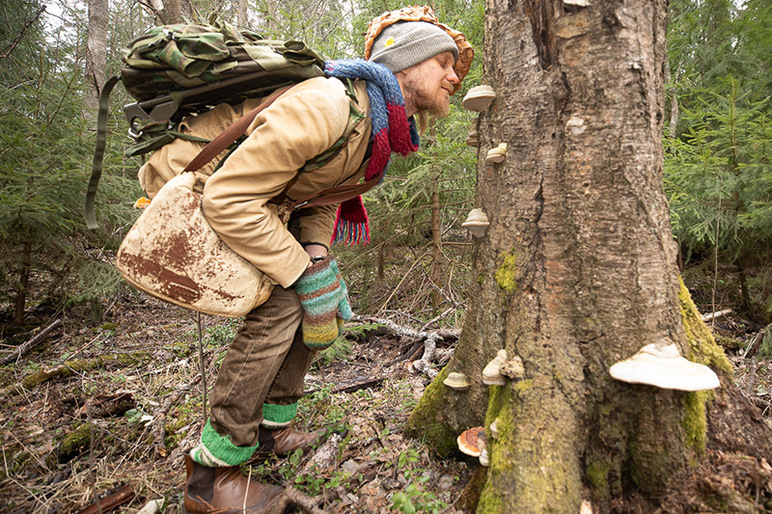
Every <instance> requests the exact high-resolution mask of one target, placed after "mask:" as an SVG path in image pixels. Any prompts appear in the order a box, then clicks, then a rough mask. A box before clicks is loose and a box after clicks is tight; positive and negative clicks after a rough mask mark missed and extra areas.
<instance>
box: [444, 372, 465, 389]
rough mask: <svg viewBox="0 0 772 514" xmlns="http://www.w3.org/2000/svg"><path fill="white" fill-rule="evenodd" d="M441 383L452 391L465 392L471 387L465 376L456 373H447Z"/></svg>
mask: <svg viewBox="0 0 772 514" xmlns="http://www.w3.org/2000/svg"><path fill="white" fill-rule="evenodd" d="M442 383H443V384H445V386H447V387H449V388H450V389H453V390H454V391H466V390H467V389H469V386H470V385H471V383H470V382H469V378H467V376H466V375H465V374H463V373H456V372H452V373H448V377H447V378H446V379H445V380H443V381H442Z"/></svg>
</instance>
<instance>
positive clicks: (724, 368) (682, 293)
mask: <svg viewBox="0 0 772 514" xmlns="http://www.w3.org/2000/svg"><path fill="white" fill-rule="evenodd" d="M680 284H681V289H680V290H679V292H678V301H679V303H680V305H681V317H682V319H683V322H684V329H685V330H686V338H687V339H688V341H689V348H690V349H691V352H692V353H691V355H687V358H688V359H689V360H691V361H694V362H699V363H700V364H705V365H707V366H710V367H712V368H713V369H715V370H717V371H720V372H721V373H723V374H724V375H726V376H727V377H731V376H732V374H733V370H732V364H731V363H730V362H729V359H727V357H726V354H724V350H723V349H722V348H721V347H720V346H719V345H718V344H717V343H716V340H715V339H714V338H713V334H711V332H710V329H709V328H708V326H707V325H706V324H705V322H704V321H702V318H701V317H700V312H699V311H698V310H697V306H696V305H694V302H693V301H692V297H691V295H690V294H689V290H688V289H687V288H686V286H685V285H684V282H683V280H681V281H680Z"/></svg>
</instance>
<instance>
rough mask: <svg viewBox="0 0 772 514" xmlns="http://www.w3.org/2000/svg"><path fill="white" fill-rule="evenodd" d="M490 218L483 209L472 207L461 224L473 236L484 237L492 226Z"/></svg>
mask: <svg viewBox="0 0 772 514" xmlns="http://www.w3.org/2000/svg"><path fill="white" fill-rule="evenodd" d="M490 224H491V223H490V220H488V216H487V215H486V214H485V212H484V211H483V210H482V209H479V208H478V209H472V210H471V211H469V215H468V216H467V217H466V221H464V222H463V223H462V224H461V226H462V227H463V228H465V229H467V230H468V231H469V232H470V233H471V234H472V235H473V236H475V237H482V236H484V235H485V232H486V231H487V230H488V227H489V226H490Z"/></svg>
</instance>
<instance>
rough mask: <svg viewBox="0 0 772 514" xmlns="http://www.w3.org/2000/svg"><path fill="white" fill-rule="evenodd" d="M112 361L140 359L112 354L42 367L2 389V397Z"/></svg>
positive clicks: (0, 390) (102, 365)
mask: <svg viewBox="0 0 772 514" xmlns="http://www.w3.org/2000/svg"><path fill="white" fill-rule="evenodd" d="M111 362H120V363H122V364H130V363H131V362H139V361H138V359H137V358H136V357H135V356H132V355H127V354H112V355H107V356H100V357H94V358H93V359H78V360H70V361H65V362H64V363H62V364H60V365H58V366H54V367H52V368H45V369H41V370H38V371H36V372H34V373H32V374H30V375H27V376H26V377H24V378H23V379H22V381H21V383H19V384H12V385H10V386H8V387H6V388H4V389H0V398H2V397H5V396H10V395H17V394H22V393H25V392H29V391H31V390H33V389H35V388H36V387H37V386H39V385H40V384H43V383H45V382H47V381H49V380H51V379H53V378H59V377H62V378H64V377H69V376H72V375H74V374H76V373H79V372H81V371H88V370H91V369H95V368H102V367H104V366H106V365H107V364H110V363H111Z"/></svg>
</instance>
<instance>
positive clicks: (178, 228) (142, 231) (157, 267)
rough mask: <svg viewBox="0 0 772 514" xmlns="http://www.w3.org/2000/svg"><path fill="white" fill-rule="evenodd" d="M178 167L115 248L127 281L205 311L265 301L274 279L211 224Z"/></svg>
mask: <svg viewBox="0 0 772 514" xmlns="http://www.w3.org/2000/svg"><path fill="white" fill-rule="evenodd" d="M195 182H196V177H195V175H194V174H193V173H181V174H180V175H177V176H176V177H174V178H173V179H171V180H170V181H169V182H167V183H166V184H165V185H164V186H163V187H162V188H161V190H160V191H159V192H158V194H157V195H156V196H155V198H153V201H152V202H151V203H150V205H149V206H147V207H146V208H145V210H144V212H143V213H142V215H141V216H140V217H139V219H138V220H137V222H136V223H135V224H134V226H133V227H132V228H131V230H130V231H129V233H128V234H127V235H126V237H125V238H124V240H123V242H122V243H121V246H120V248H119V249H118V254H117V255H116V258H115V264H116V266H117V267H118V270H119V271H120V272H121V275H123V278H125V279H126V281H127V282H129V283H130V284H132V285H133V286H134V287H136V288H137V289H140V290H141V291H144V292H146V293H149V294H151V295H153V296H156V297H158V298H160V299H162V300H166V301H168V302H171V303H174V304H176V305H180V306H182V307H187V308H189V309H193V310H196V311H200V312H204V313H207V314H214V315H217V316H225V317H239V316H243V315H245V314H246V313H248V312H249V311H250V310H252V309H253V308H255V307H257V306H258V305H260V304H261V303H263V302H265V301H266V300H267V299H268V297H269V296H271V291H272V290H273V286H274V285H275V283H274V282H273V281H272V280H271V279H270V278H269V277H268V276H267V275H265V274H264V273H263V272H261V271H260V270H258V269H257V268H255V267H254V266H253V265H252V264H250V263H249V261H247V260H246V259H244V258H243V257H241V256H240V255H238V254H237V253H235V252H234V251H233V250H231V249H230V248H229V247H228V245H226V244H225V243H224V242H223V240H222V239H220V237H219V236H218V235H217V233H216V232H215V231H214V230H212V228H211V227H210V226H209V223H208V222H207V221H206V219H205V218H204V213H203V212H202V210H201V195H200V194H199V193H196V192H194V191H193V186H194V185H195Z"/></svg>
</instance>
